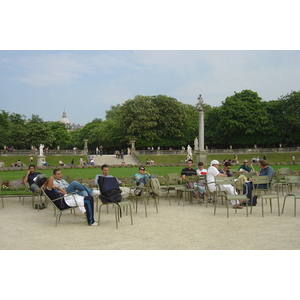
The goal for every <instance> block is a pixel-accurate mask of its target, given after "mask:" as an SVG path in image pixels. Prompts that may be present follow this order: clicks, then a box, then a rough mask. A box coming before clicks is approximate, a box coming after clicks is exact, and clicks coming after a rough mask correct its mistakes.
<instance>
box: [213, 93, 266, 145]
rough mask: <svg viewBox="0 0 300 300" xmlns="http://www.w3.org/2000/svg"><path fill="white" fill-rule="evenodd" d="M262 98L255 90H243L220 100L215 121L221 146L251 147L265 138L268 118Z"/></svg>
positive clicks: (260, 143)
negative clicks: (219, 107) (217, 116)
mask: <svg viewBox="0 0 300 300" xmlns="http://www.w3.org/2000/svg"><path fill="white" fill-rule="evenodd" d="M261 100H262V99H261V98H260V97H259V96H258V94H257V93H256V92H253V91H251V90H243V91H241V92H240V93H237V92H235V93H234V95H232V96H230V97H227V98H226V99H225V101H222V106H221V109H220V114H219V119H218V120H215V121H216V127H217V132H218V133H219V138H218V140H219V142H220V144H221V145H222V147H224V148H225V147H229V145H232V146H233V147H235V148H237V147H247V146H248V147H253V145H254V144H257V145H263V144H264V143H265V140H266V136H267V134H268V133H267V131H266V130H265V129H266V128H267V126H268V122H269V118H268V115H267V112H266V109H265V105H264V104H263V103H262V101H261Z"/></svg>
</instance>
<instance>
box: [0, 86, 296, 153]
mask: <svg viewBox="0 0 300 300" xmlns="http://www.w3.org/2000/svg"><path fill="white" fill-rule="evenodd" d="M204 113H205V120H204V127H205V145H207V146H208V147H214V148H229V146H230V145H231V146H232V147H234V148H245V147H253V145H255V144H256V145H257V146H258V147H278V145H279V144H282V146H289V147H292V146H298V145H299V142H300V130H299V129H300V91H298V92H296V91H292V92H291V93H290V94H287V95H285V96H281V97H280V98H279V99H277V100H270V101H262V98H261V97H259V95H258V93H257V92H254V91H251V90H243V91H241V92H234V94H233V95H231V96H228V97H226V99H225V100H224V101H222V104H221V105H220V106H217V107H212V106H210V105H208V104H204ZM196 136H198V111H197V106H196V105H190V104H184V103H181V102H179V101H178V100H177V99H175V98H172V97H168V96H166V95H156V96H142V95H137V96H135V97H134V98H133V99H128V100H127V101H125V102H124V103H123V104H118V105H115V106H111V109H110V110H109V111H106V119H105V120H102V119H94V120H92V121H91V122H89V123H87V124H86V125H85V126H83V127H82V128H80V129H76V130H74V131H71V132H68V130H67V129H66V127H65V125H64V124H62V123H60V122H44V121H43V120H42V119H41V118H40V117H39V116H37V115H32V116H31V118H30V119H29V120H26V117H25V116H22V115H19V114H15V113H11V114H10V113H8V112H6V111H4V110H2V111H0V145H2V147H3V146H5V145H8V146H13V147H15V148H18V149H24V148H30V147H31V146H36V147H37V146H38V145H39V144H41V143H42V144H44V145H45V147H50V148H55V147H57V146H60V148H61V149H66V148H72V147H74V146H76V147H78V148H83V140H84V139H86V138H87V139H88V140H89V148H90V149H92V148H96V147H99V146H100V145H102V146H103V147H104V148H106V149H110V150H113V149H122V148H123V149H125V148H127V147H128V146H129V145H131V143H130V141H131V140H135V141H136V148H138V149H139V148H146V147H152V146H153V147H158V146H160V147H161V149H168V148H169V147H172V148H181V146H187V145H188V144H190V145H193V143H194V139H195V137H196Z"/></svg>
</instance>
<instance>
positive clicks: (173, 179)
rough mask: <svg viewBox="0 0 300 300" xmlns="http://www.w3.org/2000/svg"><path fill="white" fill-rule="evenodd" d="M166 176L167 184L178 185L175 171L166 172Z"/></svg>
mask: <svg viewBox="0 0 300 300" xmlns="http://www.w3.org/2000/svg"><path fill="white" fill-rule="evenodd" d="M168 178H169V185H178V179H179V176H178V174H177V173H170V174H168Z"/></svg>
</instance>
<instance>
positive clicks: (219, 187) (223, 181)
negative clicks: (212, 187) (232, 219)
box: [214, 176, 248, 218]
mask: <svg viewBox="0 0 300 300" xmlns="http://www.w3.org/2000/svg"><path fill="white" fill-rule="evenodd" d="M234 183H235V178H234V177H219V176H215V184H216V194H215V196H216V199H215V203H214V215H215V214H216V210H217V201H216V200H217V198H218V197H220V198H221V199H222V204H223V202H224V199H225V205H226V208H227V218H229V206H228V202H229V201H231V200H233V201H238V200H243V201H245V202H246V214H247V217H248V203H247V197H246V194H239V195H228V193H226V191H224V189H223V188H224V186H227V185H231V186H234ZM235 213H237V207H236V208H235Z"/></svg>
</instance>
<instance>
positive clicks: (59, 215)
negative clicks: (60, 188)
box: [41, 189, 78, 227]
mask: <svg viewBox="0 0 300 300" xmlns="http://www.w3.org/2000/svg"><path fill="white" fill-rule="evenodd" d="M41 191H42V195H43V196H45V198H46V199H47V200H49V202H50V203H52V204H53V210H54V216H56V218H55V227H57V224H58V223H59V222H60V218H61V215H62V213H63V212H65V211H68V210H69V211H71V213H72V212H74V216H75V217H76V213H75V208H76V207H78V206H74V207H70V208H66V209H60V208H58V207H57V206H56V204H55V202H57V201H60V200H61V199H63V198H64V197H60V198H57V199H54V200H52V199H50V198H49V197H48V195H47V194H46V192H45V190H44V189H41ZM73 194H74V195H76V194H75V193H73ZM69 195H71V194H69ZM75 203H76V201H75Z"/></svg>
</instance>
